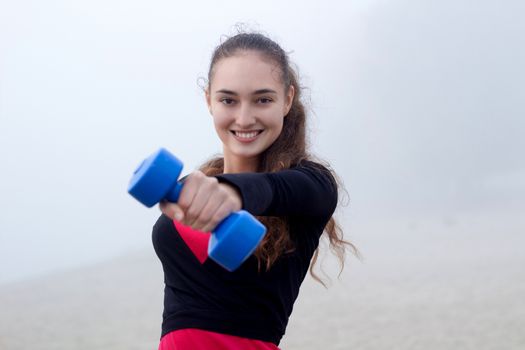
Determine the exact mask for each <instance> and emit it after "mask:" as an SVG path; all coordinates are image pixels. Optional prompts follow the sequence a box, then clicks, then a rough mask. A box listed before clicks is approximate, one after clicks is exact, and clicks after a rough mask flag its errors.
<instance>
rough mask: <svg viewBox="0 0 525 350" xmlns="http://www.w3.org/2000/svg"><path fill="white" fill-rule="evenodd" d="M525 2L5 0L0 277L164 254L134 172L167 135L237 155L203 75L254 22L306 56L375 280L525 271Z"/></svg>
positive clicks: (305, 70) (190, 163) (1, 281)
mask: <svg viewBox="0 0 525 350" xmlns="http://www.w3.org/2000/svg"><path fill="white" fill-rule="evenodd" d="M524 13H525V3H524V2H523V1H519V0H516V1H466V0H461V1H439V2H438V1H404V0H399V1H374V0H370V1H365V0H354V1H340V2H339V1H338V2H331V1H315V2H309V1H287V2H281V1H265V2H263V3H251V2H246V1H227V2H215V1H194V2H175V1H135V0H130V1H125V2H124V1H116V0H104V1H100V0H94V1H89V2H88V1H82V2H80V1H65V0H49V1H45V2H42V1H31V0H22V1H6V0H1V2H0V160H1V163H0V164H1V165H0V167H1V171H0V287H1V286H2V285H5V286H8V285H11V284H13V283H15V282H17V283H21V282H23V281H29V280H31V279H34V278H43V276H48V275H49V276H53V274H54V273H58V272H60V271H68V270H71V269H76V268H80V267H82V266H88V265H93V264H101V263H103V262H105V261H112V259H115V258H117V257H119V256H128V255H129V254H135V253H137V252H139V253H140V252H149V253H144V254H150V255H148V258H146V259H145V260H147V261H150V263H151V262H152V261H155V259H156V257H155V256H154V254H153V253H152V247H151V237H150V232H151V226H152V224H153V223H154V221H155V220H156V218H157V216H158V215H159V212H158V209H156V208H154V209H149V210H148V209H146V208H144V207H142V206H141V205H140V204H139V203H138V202H136V201H135V200H133V199H132V198H131V197H130V196H129V195H128V194H127V193H126V187H127V183H128V180H129V178H130V176H131V173H132V172H133V170H134V169H135V167H136V165H137V164H138V163H139V161H140V160H142V158H144V157H145V156H147V155H148V154H150V153H151V152H153V151H154V150H156V149H157V148H158V147H160V146H164V147H167V148H168V149H170V150H172V151H173V152H174V153H175V154H176V155H177V156H178V157H179V158H180V159H182V160H183V161H184V162H185V171H191V170H192V169H194V168H195V167H196V166H197V165H198V164H200V163H201V162H203V161H204V160H206V159H207V158H208V157H209V156H211V155H212V154H214V153H217V152H220V151H221V147H220V143H219V141H218V138H217V137H216V136H215V133H214V130H213V126H212V123H211V117H210V116H209V115H208V112H207V109H206V108H205V103H204V96H203V93H202V90H201V88H200V87H199V83H198V79H199V78H200V77H205V76H206V74H207V69H208V64H209V59H210V55H211V52H212V50H213V48H214V47H215V46H216V45H217V44H218V43H219V42H220V40H221V37H222V36H223V35H228V34H232V33H234V32H235V30H234V24H235V23H237V22H245V23H247V24H248V27H249V28H251V29H255V30H261V31H263V32H266V33H268V34H269V35H270V37H272V38H273V39H275V40H276V41H278V42H279V43H280V44H281V45H282V46H283V47H284V48H285V50H287V51H289V52H290V57H291V59H292V61H294V62H295V63H296V64H297V66H298V67H299V74H300V76H301V77H302V83H303V85H305V86H306V87H307V88H308V89H307V90H306V94H305V95H306V97H307V99H308V100H309V102H308V103H309V106H310V109H311V111H312V112H313V113H312V114H311V118H310V120H309V122H310V124H309V129H310V136H311V144H312V151H313V152H314V153H315V154H317V155H318V156H320V157H322V158H324V159H326V160H328V161H329V162H330V163H331V164H332V166H333V167H334V169H335V170H336V171H337V172H338V174H339V175H340V176H341V178H342V179H343V180H344V183H345V184H346V187H347V189H348V192H349V196H350V205H349V206H347V207H344V208H342V210H340V211H339V213H338V215H339V218H340V219H341V222H343V223H344V226H345V228H346V231H347V234H348V236H347V237H348V238H349V239H351V240H353V241H354V242H355V243H356V244H357V245H358V246H359V247H360V248H361V250H362V253H363V255H364V256H365V264H366V263H368V264H369V265H365V266H369V270H359V268H357V267H356V268H355V269H357V270H358V271H365V272H366V273H364V272H363V273H362V277H361V280H360V281H363V283H367V278H370V279H372V277H371V276H374V273H379V272H378V271H387V270H388V269H392V270H391V271H392V272H393V273H395V272H399V271H401V270H402V269H410V268H411V266H414V265H418V264H421V263H422V262H425V264H426V265H425V266H426V267H425V269H426V268H427V267H429V266H430V267H432V268H433V269H434V270H432V271H433V273H434V274H439V273H440V271H442V270H440V269H441V268H442V267H443V264H445V263H446V262H448V263H449V264H450V265H448V268H450V269H452V270H454V269H455V268H456V267H458V266H463V267H465V266H477V267H480V266H481V267H480V268H484V267H486V266H490V264H491V263H494V262H495V261H499V262H500V265H498V269H502V270H506V271H512V275H508V278H509V280H513V281H516V280H519V281H521V280H523V279H525V274H524V273H523V272H522V271H521V269H520V268H518V266H520V265H521V264H522V263H524V262H525V258H524V254H523V249H524V244H525V238H524V236H523V233H524V232H525V219H523V212H524V209H525V200H524V198H525V162H524V160H523V159H524V156H523V153H524V152H523V151H524V150H525V138H524V132H525V118H524V117H525V63H524V62H525V45H524V43H525V24H524V23H525V22H524V21H523V14H524ZM140 254H143V253H140ZM141 256H142V255H141ZM495 257H500V260H497V259H496V258H495ZM379 261H382V263H381V264H379V265H374V262H375V263H376V264H378V262H379ZM396 262H397V263H396ZM153 264H156V261H155V262H153ZM349 264H350V265H351V266H352V265H355V266H360V265H359V264H360V263H358V262H357V261H355V260H351V261H350V262H349ZM469 264H470V265H469ZM370 266H372V267H374V268H370ZM419 266H421V265H419ZM158 268H159V269H160V265H159V266H158ZM507 268H508V269H507ZM102 270H103V269H102ZM388 271H390V270H388ZM462 271H463V270H462ZM469 271H470V270H468V269H466V270H464V274H458V275H457V276H456V277H457V279H458V281H460V280H464V278H465V277H468V276H469ZM491 271H492V270H491ZM498 271H499V270H498ZM509 273H510V272H509ZM349 276H350V277H349V278H350V280H351V279H352V275H351V274H350V275H349ZM379 276H383V277H384V275H379ZM383 277H381V278H380V279H381V280H384V278H383ZM160 278H161V277H160ZM347 279H348V278H347ZM502 283H504V284H505V283H506V282H502ZM417 285H419V286H421V284H417ZM423 287H424V286H423ZM522 287H523V285H521V287H520V288H522ZM509 288H510V289H509V290H510V291H515V289H512V288H513V287H512V286H510V287H509ZM520 290H523V289H520ZM428 293H429V294H428V296H430V297H431V298H432V297H437V296H439V295H440V293H439V292H435V294H432V291H431V290H429V291H428ZM500 295H507V294H504V293H503V294H501V293H500V292H495V294H494V296H495V297H499V296H500ZM385 298H386V297H385ZM516 300H517V302H518V303H519V305H514V306H513V308H511V309H514V310H519V312H520V314H519V315H520V318H519V319H516V318H515V319H513V320H518V321H517V322H518V323H516V322H515V325H516V324H519V325H523V320H525V317H524V316H523V315H524V312H522V311H523V310H524V309H525V308H524V307H523V302H522V301H519V300H521V299H516ZM1 302H2V301H1V300H0V303H1ZM385 303H386V302H385ZM332 307H334V306H333V304H332ZM480 307H481V308H482V304H480ZM155 326H157V325H155ZM520 339H522V338H520Z"/></svg>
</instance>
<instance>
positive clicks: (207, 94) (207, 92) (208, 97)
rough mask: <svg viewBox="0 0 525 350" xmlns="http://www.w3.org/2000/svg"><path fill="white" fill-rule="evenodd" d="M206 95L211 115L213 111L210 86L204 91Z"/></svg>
mask: <svg viewBox="0 0 525 350" xmlns="http://www.w3.org/2000/svg"><path fill="white" fill-rule="evenodd" d="M204 94H205V95H206V105H208V110H209V111H210V114H213V113H212V111H211V95H210V88H209V86H208V87H206V89H205V90H204Z"/></svg>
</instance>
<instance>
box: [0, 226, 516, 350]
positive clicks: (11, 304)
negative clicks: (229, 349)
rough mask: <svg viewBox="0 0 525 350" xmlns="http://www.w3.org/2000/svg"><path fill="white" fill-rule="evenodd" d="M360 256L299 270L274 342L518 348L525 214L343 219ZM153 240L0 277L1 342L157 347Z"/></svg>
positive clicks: (290, 345) (17, 349) (20, 347)
mask: <svg viewBox="0 0 525 350" xmlns="http://www.w3.org/2000/svg"><path fill="white" fill-rule="evenodd" d="M352 233H353V236H354V240H355V242H356V243H357V244H358V245H359V247H360V248H361V251H362V254H363V255H364V260H363V261H361V262H360V261H358V260H356V259H349V260H348V261H347V267H346V268H345V270H344V272H343V274H342V275H341V277H340V279H339V280H338V279H337V278H334V271H335V270H336V269H335V263H334V261H333V260H331V259H328V260H327V261H325V265H326V269H327V270H328V271H329V272H331V276H332V283H331V285H330V287H329V288H328V289H325V288H324V287H322V286H321V285H320V284H318V283H316V282H314V281H313V280H312V279H311V278H307V280H306V281H305V283H304V284H303V287H302V289H301V293H300V296H299V299H298V301H297V303H296V305H295V308H294V313H293V315H292V317H291V319H290V323H289V326H288V329H287V333H286V335H285V336H284V338H283V340H282V343H281V345H280V347H281V348H282V349H289V350H294V349H297V350H299V349H301V350H308V349H320V348H322V349H325V350H328V349H477V350H479V349H498V350H499V349H516V350H518V349H525V272H524V271H525V268H524V266H525V254H524V253H523V251H524V250H525V235H524V234H523V233H525V224H524V223H523V222H522V221H520V222H518V220H516V219H515V218H514V220H508V218H505V217H499V218H498V219H494V218H485V219H484V220H479V217H476V218H474V217H472V218H469V217H459V218H455V219H454V220H404V221H403V220H399V221H396V222H392V221H390V222H388V223H387V222H383V223H381V224H370V223H368V224H367V225H363V226H357V225H354V226H353V227H352ZM162 288H163V284H162V273H161V267H160V263H159V262H158V260H157V258H156V256H155V254H154V253H153V251H152V250H147V251H142V252H135V253H130V254H129V255H127V256H123V257H119V258H115V259H114V260H111V261H106V262H101V263H99V264H97V265H93V266H89V267H85V268H80V269H76V270H71V271H64V272H60V273H55V274H53V275H48V276H42V277H40V278H37V279H32V280H27V281H23V282H18V283H11V284H6V285H2V286H0V308H1V309H0V349H2V350H4V349H10V350H11V349H13V350H24V349H33V350H34V349H53V350H62V349H78V350H81V349H112V350H117V349H126V350H132V349H156V348H157V345H158V338H159V335H160V323H161V313H162Z"/></svg>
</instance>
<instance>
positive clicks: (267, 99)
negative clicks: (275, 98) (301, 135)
mask: <svg viewBox="0 0 525 350" xmlns="http://www.w3.org/2000/svg"><path fill="white" fill-rule="evenodd" d="M270 102H272V99H271V98H266V97H261V98H260V99H259V103H263V104H266V103H270Z"/></svg>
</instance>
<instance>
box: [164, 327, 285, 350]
mask: <svg viewBox="0 0 525 350" xmlns="http://www.w3.org/2000/svg"><path fill="white" fill-rule="evenodd" d="M159 350H279V348H278V347H277V345H275V344H273V343H270V342H264V341H262V340H254V339H247V338H241V337H236V336H233V335H228V334H221V333H215V332H209V331H204V330H201V329H195V328H188V329H181V330H177V331H173V332H170V333H168V334H166V335H165V336H164V337H162V339H161V340H160V344H159Z"/></svg>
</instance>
